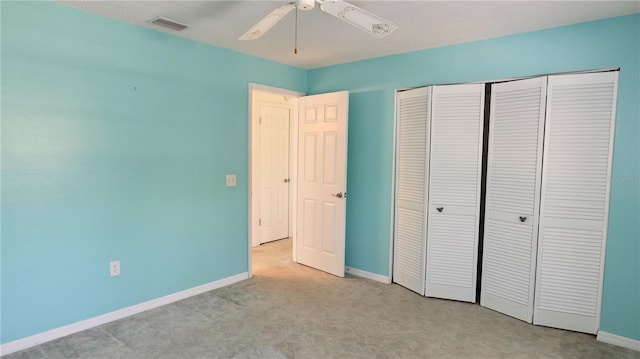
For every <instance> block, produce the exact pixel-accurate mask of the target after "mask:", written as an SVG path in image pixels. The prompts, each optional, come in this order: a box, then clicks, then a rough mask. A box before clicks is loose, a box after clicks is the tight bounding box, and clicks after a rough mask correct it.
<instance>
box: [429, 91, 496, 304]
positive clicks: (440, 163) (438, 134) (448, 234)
mask: <svg viewBox="0 0 640 359" xmlns="http://www.w3.org/2000/svg"><path fill="white" fill-rule="evenodd" d="M484 91H485V85H484V84H465V85H450V86H434V87H433V88H432V103H431V150H430V169H429V206H428V211H429V214H428V226H427V228H428V235H427V269H426V291H425V293H426V295H427V296H429V297H438V298H447V299H455V300H462V301H468V302H475V297H476V263H477V254H478V221H479V210H480V176H481V171H482V137H483V118H484Z"/></svg>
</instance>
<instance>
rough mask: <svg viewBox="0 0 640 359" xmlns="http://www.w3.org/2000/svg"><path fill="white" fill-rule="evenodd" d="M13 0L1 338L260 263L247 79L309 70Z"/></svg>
mask: <svg viewBox="0 0 640 359" xmlns="http://www.w3.org/2000/svg"><path fill="white" fill-rule="evenodd" d="M1 6H2V35H1V36H2V47H1V51H2V52H1V54H2V64H1V66H2V68H1V69H2V71H1V75H2V88H1V89H2V100H1V101H2V102H1V120H2V152H1V154H2V177H1V178H2V202H1V205H2V229H1V235H2V242H1V243H2V244H1V249H2V256H1V261H2V264H1V270H2V274H1V275H2V278H1V280H2V286H1V288H2V291H1V305H2V308H1V309H2V310H1V312H2V318H1V325H2V327H1V331H2V337H1V342H2V343H6V342H9V341H13V340H16V339H19V338H23V337H26V336H30V335H34V334H37V333H40V332H43V331H46V330H49V329H53V328H56V327H59V326H63V325H66V324H70V323H73V322H76V321H79V320H83V319H87V318H90V317H94V316H96V315H100V314H104V313H108V312H111V311H114V310H117V309H120V308H123V307H127V306H130V305H133V304H138V303H141V302H144V301H147V300H150V299H154V298H158V297H161V296H164V295H167V294H170V293H174V292H177V291H180V290H184V289H188V288H192V287H194V286H198V285H201V284H204V283H209V282H212V281H215V280H218V279H221V278H226V277H229V276H231V275H235V274H238V273H242V272H246V271H247V246H248V239H247V221H248V220H247V211H248V209H247V208H248V207H247V203H248V198H247V193H248V192H247V172H248V160H247V158H248V154H247V150H248V144H247V131H248V127H247V122H248V120H247V118H248V113H247V111H248V110H247V109H248V83H249V82H255V83H261V84H266V85H272V86H277V87H282V88H288V89H292V90H297V91H305V90H306V87H307V82H306V81H307V71H305V70H301V69H297V68H293V67H290V66H285V65H281V64H276V63H274V62H269V61H266V60H262V59H259V58H256V57H252V56H247V55H242V54H239V53H236V52H232V51H228V50H224V49H221V48H216V47H213V46H209V45H205V44H202V43H198V42H194V41H190V40H186V39H183V38H179V37H176V36H171V35H168V34H165V33H162V32H158V31H153V30H149V29H144V28H141V27H138V26H134V25H130V24H126V23H123V22H119V21H115V20H112V19H107V18H104V17H100V16H96V15H93V14H89V13H85V12H81V11H78V10H75V9H71V8H67V7H64V6H60V5H57V4H53V3H47V2H45V3H43V2H19V3H18V2H7V1H2V2H1ZM229 173H235V174H237V175H238V186H237V187H235V188H227V187H226V186H225V175H226V174H229ZM116 259H119V260H121V263H122V275H121V276H119V277H115V278H110V277H109V261H112V260H116Z"/></svg>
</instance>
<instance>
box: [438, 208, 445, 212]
mask: <svg viewBox="0 0 640 359" xmlns="http://www.w3.org/2000/svg"><path fill="white" fill-rule="evenodd" d="M436 209H437V210H438V212H442V210H443V209H444V207H438V208H436Z"/></svg>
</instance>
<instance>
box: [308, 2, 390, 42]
mask: <svg viewBox="0 0 640 359" xmlns="http://www.w3.org/2000/svg"><path fill="white" fill-rule="evenodd" d="M318 2H319V3H320V9H321V10H322V11H324V12H326V13H327V14H331V15H333V16H335V17H337V18H338V19H340V20H342V21H345V22H348V23H349V24H351V25H353V26H355V27H357V28H359V29H360V30H363V31H364V32H366V33H367V34H369V35H371V36H374V37H377V38H383V37H385V36H387V35H389V34H390V33H391V32H393V30H395V29H396V28H398V25H396V24H394V23H392V22H391V21H389V20H385V19H383V18H381V17H379V16H376V15H374V14H372V13H370V12H368V11H366V10H364V9H361V8H359V7H357V6H355V5H352V4H349V3H348V2H346V1H340V0H318Z"/></svg>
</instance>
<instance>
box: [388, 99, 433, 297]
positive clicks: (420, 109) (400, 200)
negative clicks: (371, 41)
mask: <svg viewBox="0 0 640 359" xmlns="http://www.w3.org/2000/svg"><path fill="white" fill-rule="evenodd" d="M430 106H431V88H430V87H423V88H418V89H413V90H407V91H402V92H399V93H398V96H397V109H398V110H397V111H398V113H397V116H396V118H397V125H396V173H395V177H396V179H395V181H396V188H395V214H394V228H393V231H394V242H393V243H394V250H393V281H394V282H395V283H398V284H400V285H402V286H404V287H407V288H409V289H411V290H413V291H414V292H417V293H419V294H421V295H424V284H425V281H424V278H425V259H426V241H427V233H426V232H427V211H426V206H427V179H428V178H429V111H430Z"/></svg>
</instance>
